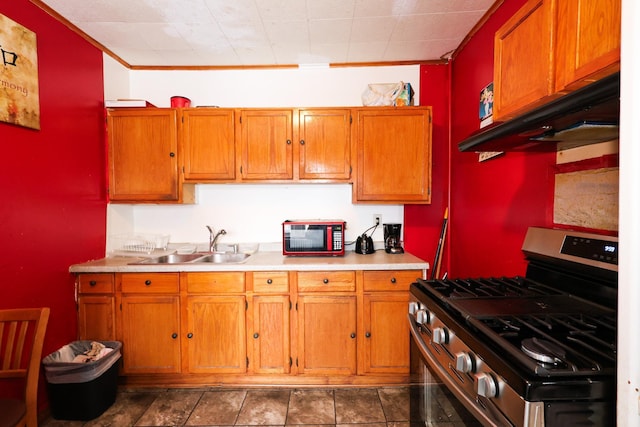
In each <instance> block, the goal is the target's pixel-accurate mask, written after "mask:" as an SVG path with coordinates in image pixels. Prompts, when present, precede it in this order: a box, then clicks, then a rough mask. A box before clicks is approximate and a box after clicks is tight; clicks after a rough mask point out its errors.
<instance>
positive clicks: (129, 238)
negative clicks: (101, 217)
mask: <svg viewBox="0 0 640 427" xmlns="http://www.w3.org/2000/svg"><path fill="white" fill-rule="evenodd" d="M110 240H111V247H112V248H113V250H114V251H116V252H135V253H146V254H150V253H152V252H153V251H155V250H156V249H161V250H166V249H167V245H168V244H169V235H168V234H137V233H136V234H117V235H113V236H111V237H110Z"/></svg>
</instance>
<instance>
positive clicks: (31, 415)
mask: <svg viewBox="0 0 640 427" xmlns="http://www.w3.org/2000/svg"><path fill="white" fill-rule="evenodd" d="M49 312H50V309H49V308H46V307H45V308H24V309H6V310H0V378H22V379H23V381H21V382H23V383H24V390H23V391H24V395H23V396H24V402H25V404H26V407H27V413H26V425H28V426H36V425H37V415H38V413H37V394H38V393H37V391H38V376H39V371H40V357H41V356H42V346H43V342H44V336H45V333H46V329H47V323H48V321H49Z"/></svg>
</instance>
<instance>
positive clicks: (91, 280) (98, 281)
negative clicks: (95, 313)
mask: <svg viewBox="0 0 640 427" xmlns="http://www.w3.org/2000/svg"><path fill="white" fill-rule="evenodd" d="M78 283H79V285H80V286H79V289H78V290H79V292H80V293H81V294H107V293H112V292H113V274H80V275H79V276H78Z"/></svg>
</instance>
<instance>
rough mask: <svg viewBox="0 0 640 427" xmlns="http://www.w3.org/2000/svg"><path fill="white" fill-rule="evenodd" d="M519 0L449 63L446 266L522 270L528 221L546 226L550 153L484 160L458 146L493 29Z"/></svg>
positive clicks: (470, 124)
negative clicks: (447, 256) (448, 204)
mask: <svg viewBox="0 0 640 427" xmlns="http://www.w3.org/2000/svg"><path fill="white" fill-rule="evenodd" d="M524 3H525V0H510V1H508V2H504V3H503V5H502V6H500V8H499V9H498V10H497V11H496V13H495V14H494V15H493V16H491V17H490V19H489V20H488V22H487V23H486V24H485V25H484V26H483V27H482V28H481V31H479V32H478V33H477V34H476V35H475V36H474V37H473V38H472V39H471V41H470V42H469V43H468V44H467V45H466V46H465V47H464V49H463V50H462V51H461V52H460V53H459V54H458V55H457V56H456V57H455V58H454V60H453V62H452V97H451V99H452V112H453V114H452V119H451V123H452V129H451V144H452V147H453V148H452V150H451V153H452V157H451V170H452V173H451V211H450V213H451V215H450V217H451V227H450V230H451V232H450V234H449V241H450V243H451V244H450V246H449V248H448V250H449V256H450V260H451V261H450V262H451V264H450V269H451V271H452V272H453V275H455V276H459V277H465V276H488V275H496V274H505V275H514V274H523V273H524V269H525V263H524V260H523V256H522V252H521V250H520V248H521V246H522V241H523V239H524V235H525V233H526V230H527V228H528V227H529V226H550V225H551V224H550V222H549V221H550V219H551V216H550V214H549V212H550V210H551V209H552V206H551V203H552V200H553V199H552V197H551V196H550V194H552V193H550V191H551V189H552V188H553V187H552V185H553V171H552V168H553V166H554V165H555V153H542V154H541V153H505V154H504V155H503V156H501V157H499V158H495V159H492V160H489V161H486V162H483V163H479V162H478V155H477V154H476V153H461V152H459V150H458V149H457V144H458V143H459V142H460V141H461V140H462V139H464V138H465V137H466V136H467V135H468V134H470V133H471V132H473V131H475V130H477V129H478V128H479V119H478V105H479V96H480V90H481V89H482V88H483V87H485V86H486V85H487V84H488V83H490V82H491V81H492V80H493V35H494V33H495V32H496V30H497V29H498V28H499V27H500V26H501V25H502V24H503V23H504V22H505V21H506V20H507V19H508V18H509V17H511V16H512V15H513V14H514V13H515V12H516V11H517V10H518V9H519V8H520V7H521V6H522V5H523V4H524Z"/></svg>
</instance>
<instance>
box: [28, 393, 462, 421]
mask: <svg viewBox="0 0 640 427" xmlns="http://www.w3.org/2000/svg"><path fill="white" fill-rule="evenodd" d="M408 420H409V393H408V389H407V388H406V387H383V388H303V389H258V388H256V389H227V388H225V389H154V390H121V391H119V392H118V394H117V397H116V402H115V403H114V404H113V405H112V406H111V407H110V408H109V409H108V410H107V411H106V412H105V413H104V414H102V415H101V416H100V417H98V418H96V419H94V420H92V421H87V422H83V421H63V420H55V419H53V418H50V419H47V420H45V421H44V422H43V423H41V424H40V425H41V427H80V426H83V427H99V426H104V427H106V426H113V427H125V426H233V425H236V426H255V425H271V426H285V425H287V426H288V425H301V424H304V425H306V426H305V427H308V426H309V425H313V426H318V425H323V426H325V427H326V426H328V425H331V426H341V425H345V424H359V426H358V427H406V426H408V424H409V422H408ZM449 425H450V424H442V426H443V427H444V426H449Z"/></svg>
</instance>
